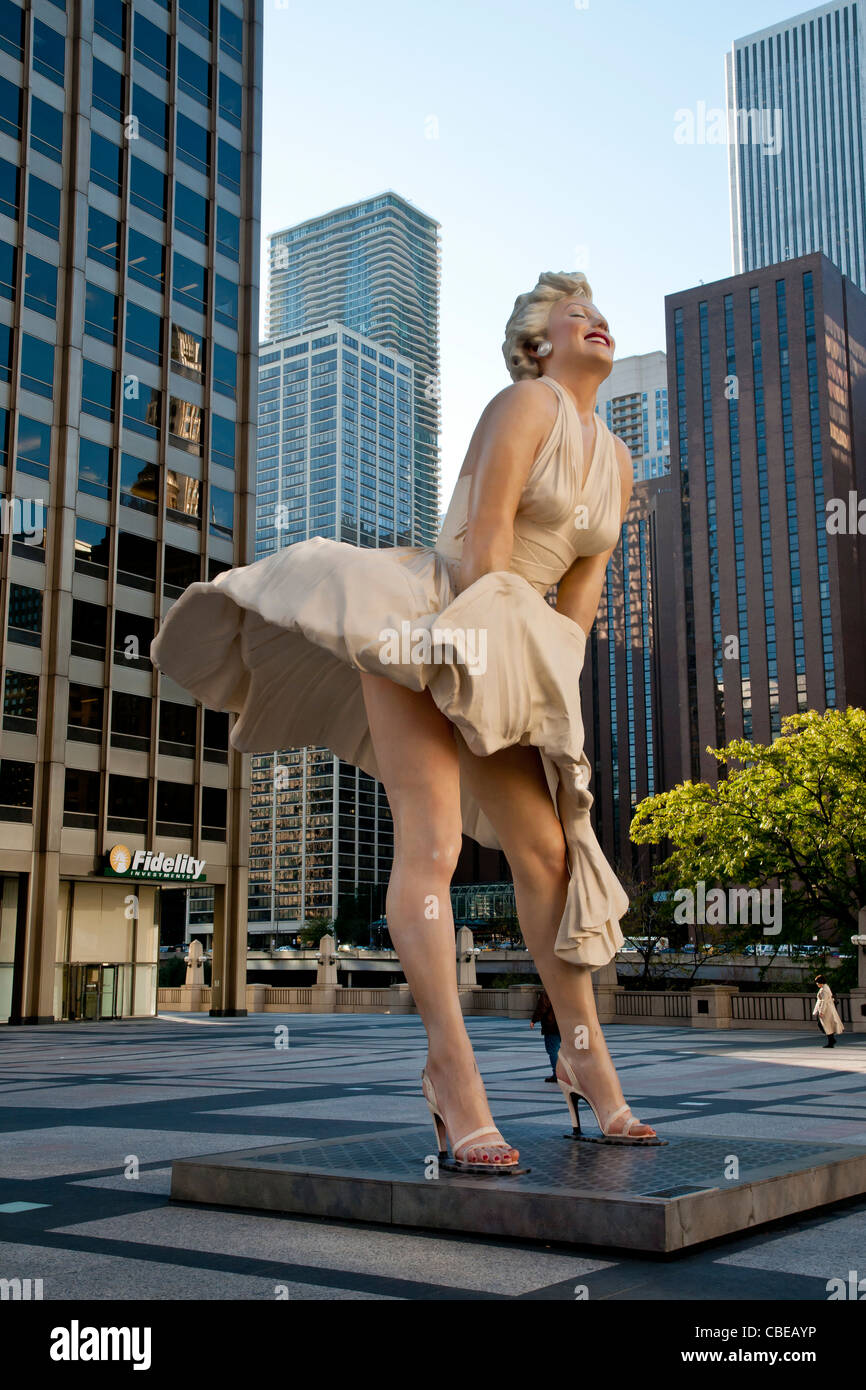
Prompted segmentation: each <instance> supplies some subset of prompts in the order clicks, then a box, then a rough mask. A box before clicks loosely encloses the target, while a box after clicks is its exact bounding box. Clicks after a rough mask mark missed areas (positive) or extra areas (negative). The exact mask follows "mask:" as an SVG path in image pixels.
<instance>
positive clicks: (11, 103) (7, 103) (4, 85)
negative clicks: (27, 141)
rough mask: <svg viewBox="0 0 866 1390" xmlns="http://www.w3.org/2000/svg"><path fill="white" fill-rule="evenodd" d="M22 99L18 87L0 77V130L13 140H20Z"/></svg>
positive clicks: (22, 95) (21, 93)
mask: <svg viewBox="0 0 866 1390" xmlns="http://www.w3.org/2000/svg"><path fill="white" fill-rule="evenodd" d="M23 97H24V94H23V92H22V91H21V88H20V87H17V86H16V85H15V83H14V82H7V80H6V78H5V77H0V130H2V131H5V133H6V134H7V135H11V136H12V139H13V140H20V139H21V117H22V115H23Z"/></svg>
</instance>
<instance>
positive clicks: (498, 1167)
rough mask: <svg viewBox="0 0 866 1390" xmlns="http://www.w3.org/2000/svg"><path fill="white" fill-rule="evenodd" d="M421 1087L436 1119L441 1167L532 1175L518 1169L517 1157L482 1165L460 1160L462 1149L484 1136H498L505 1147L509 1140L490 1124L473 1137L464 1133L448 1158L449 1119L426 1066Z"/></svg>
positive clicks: (491, 1160) (473, 1132)
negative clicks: (445, 1115)
mask: <svg viewBox="0 0 866 1390" xmlns="http://www.w3.org/2000/svg"><path fill="white" fill-rule="evenodd" d="M421 1086H422V1089H423V1091H424V1099H425V1100H426V1102H427V1105H428V1106H429V1109H430V1114H431V1116H432V1119H433V1128H434V1130H435V1131H436V1143H437V1145H438V1146H439V1163H440V1166H442V1165H445V1166H446V1167H451V1168H454V1169H457V1170H458V1171H459V1172H461V1173H493V1174H497V1173H512V1174H513V1173H528V1172H529V1169H528V1168H520V1167H519V1166H518V1161H517V1159H516V1158H512V1159H507V1160H506V1159H488V1160H487V1161H486V1162H482V1163H470V1162H467V1161H466V1160H465V1159H462V1158H459V1157H458V1153H459V1150H460V1149H465V1148H466V1147H467V1145H471V1141H472V1140H473V1139H480V1138H481V1136H482V1135H483V1134H487V1135H494V1134H495V1135H496V1136H497V1141H496V1142H498V1143H499V1144H502V1145H505V1140H504V1139H503V1138H502V1135H501V1134H500V1133H499V1130H498V1129H496V1127H495V1126H494V1125H486V1126H484V1128H482V1129H473V1130H472V1132H471V1134H464V1135H463V1138H462V1139H458V1140H457V1142H456V1143H453V1144H452V1145H451V1153H452V1155H453V1157H452V1158H451V1159H450V1160H449V1158H448V1127H447V1125H446V1124H445V1119H444V1117H443V1115H442V1111H441V1109H440V1106H439V1102H438V1100H437V1099H436V1090H435V1088H434V1086H433V1082H432V1081H431V1080H430V1077H429V1076H428V1075H427V1069H426V1067H425V1069H424V1071H422V1073H421ZM491 1142H492V1141H491ZM506 1147H510V1145H507V1146H506Z"/></svg>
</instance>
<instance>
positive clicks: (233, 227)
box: [216, 207, 241, 261]
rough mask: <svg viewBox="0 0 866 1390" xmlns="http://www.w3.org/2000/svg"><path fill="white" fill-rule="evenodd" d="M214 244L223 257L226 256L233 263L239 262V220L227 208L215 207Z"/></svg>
mask: <svg viewBox="0 0 866 1390" xmlns="http://www.w3.org/2000/svg"><path fill="white" fill-rule="evenodd" d="M216 243H217V250H218V251H221V252H222V254H223V255H224V256H228V257H229V258H230V259H231V260H233V261H238V260H240V254H241V220H240V218H239V217H235V215H234V213H233V212H229V211H228V208H221V207H217V210H216Z"/></svg>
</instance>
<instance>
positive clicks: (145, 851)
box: [0, 0, 262, 1023]
mask: <svg viewBox="0 0 866 1390" xmlns="http://www.w3.org/2000/svg"><path fill="white" fill-rule="evenodd" d="M261 61H262V40H261V5H260V0H246V3H244V0H220V3H216V0H178V3H177V4H172V5H169V4H168V3H167V0H134V2H133V3H129V0H65V3H64V0H32V2H31V3H28V4H24V5H19V4H16V3H14V0H5V3H4V4H3V6H2V9H0V189H2V198H0V265H2V272H3V273H2V279H0V357H2V362H0V367H2V370H0V432H2V433H0V442H2V457H0V463H2V469H0V480H2V485H3V500H4V521H6V520H10V524H9V525H8V526H6V525H4V527H3V534H2V537H0V539H2V551H0V566H2V568H0V582H2V598H3V618H4V621H3V625H2V633H0V640H2V649H0V656H2V667H3V670H2V679H3V716H2V719H3V728H2V754H0V820H2V822H3V824H2V834H0V876H2V896H0V1019H5V1018H10V1019H12V1020H13V1021H15V1022H19V1023H23V1022H28V1023H35V1022H50V1021H51V1020H53V1019H54V1018H61V1017H68V1018H82V1017H84V1018H98V1017H116V1016H121V1015H128V1014H151V1013H153V1012H154V1010H155V1006H156V961H157V948H158V918H159V889H160V884H163V883H165V882H166V881H168V882H170V883H171V885H172V886H174V887H176V886H178V884H179V883H184V882H191V881H195V879H196V877H198V878H199V879H201V877H202V875H203V876H204V877H205V878H206V880H207V882H208V883H209V884H210V885H212V887H213V890H214V893H215V899H216V915H217V931H216V941H215V952H216V954H215V969H214V981H215V985H214V1009H215V1011H217V1012H222V1013H232V1012H243V1003H244V996H243V985H244V970H245V964H246V962H245V951H244V952H243V955H242V954H241V952H240V951H239V949H238V942H242V943H243V945H244V946H245V942H246V922H245V917H246V897H247V873H248V870H247V852H248V832H247V801H248V786H249V775H248V771H247V770H246V766H245V763H244V760H243V759H242V758H241V756H240V755H238V754H235V753H234V752H233V751H232V750H230V748H229V742H228V732H229V730H228V716H227V715H220V714H215V713H212V712H207V711H204V710H203V709H202V708H201V707H200V706H198V705H196V703H195V702H194V701H193V700H192V698H191V697H190V696H189V695H188V694H187V693H186V692H185V691H183V690H181V689H180V688H179V687H176V686H174V685H173V683H172V682H171V681H170V680H168V679H167V678H165V677H161V676H160V675H159V673H158V672H156V671H155V670H154V668H153V667H152V665H151V662H150V660H149V647H150V642H151V640H152V638H153V636H154V633H155V631H156V628H157V625H158V623H159V621H160V619H161V618H162V616H163V615H164V614H165V613H166V611H167V609H168V607H169V605H170V604H171V603H172V602H173V601H174V600H175V599H176V598H177V597H178V596H179V595H180V594H181V593H182V592H183V590H184V589H185V588H186V587H187V585H189V584H190V583H192V582H193V581H195V580H199V579H210V578H213V576H214V575H215V574H217V573H218V572H220V571H221V570H224V569H227V568H229V567H231V566H233V565H238V564H244V563H247V562H248V561H249V560H250V559H251V558H252V557H251V549H252V546H251V542H252V524H253V481H254V480H253V472H252V467H251V461H252V451H253V448H254V444H255V415H256V390H257V379H256V358H257V334H256V332H255V325H256V324H257V320H258V292H257V288H256V287H257V283H258V271H259V268H258V261H259V254H258V245H259V180H260V144H261V137H260V132H261ZM137 852H140V853H137ZM158 855H162V861H160V860H159V859H157V858H156V856H158ZM166 858H168V859H169V861H170V864H171V867H170V868H166V866H165V862H164V861H165V859H166ZM154 861H155V862H156V864H158V863H160V862H161V863H162V867H161V868H159V869H158V868H156V867H155V862H154Z"/></svg>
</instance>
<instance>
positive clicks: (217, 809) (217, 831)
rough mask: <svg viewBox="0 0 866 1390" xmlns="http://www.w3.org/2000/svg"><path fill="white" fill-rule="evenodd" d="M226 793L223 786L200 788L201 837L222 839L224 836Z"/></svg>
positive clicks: (204, 838)
mask: <svg viewBox="0 0 866 1390" xmlns="http://www.w3.org/2000/svg"><path fill="white" fill-rule="evenodd" d="M226 808H227V793H226V789H225V787H202V789H201V838H202V839H203V840H224V839H225V837H226Z"/></svg>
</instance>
